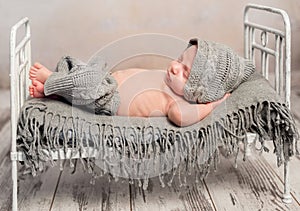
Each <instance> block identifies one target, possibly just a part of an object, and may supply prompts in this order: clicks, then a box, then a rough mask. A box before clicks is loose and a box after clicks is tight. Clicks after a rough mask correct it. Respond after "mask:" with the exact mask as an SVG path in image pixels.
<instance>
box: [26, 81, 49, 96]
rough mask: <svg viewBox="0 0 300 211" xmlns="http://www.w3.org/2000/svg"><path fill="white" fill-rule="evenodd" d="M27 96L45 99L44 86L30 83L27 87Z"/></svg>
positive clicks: (34, 82) (36, 82) (35, 82)
mask: <svg viewBox="0 0 300 211" xmlns="http://www.w3.org/2000/svg"><path fill="white" fill-rule="evenodd" d="M29 94H30V96H31V97H34V98H42V97H45V94H44V84H42V83H41V82H39V81H32V84H31V85H30V86H29Z"/></svg>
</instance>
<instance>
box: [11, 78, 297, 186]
mask: <svg viewBox="0 0 300 211" xmlns="http://www.w3.org/2000/svg"><path fill="white" fill-rule="evenodd" d="M247 132H253V133H256V134H257V135H258V137H259V139H258V140H259V141H260V142H261V144H262V149H264V150H267V149H266V147H265V145H264V143H265V141H266V140H272V141H273V143H274V153H276V155H277V161H278V165H281V164H282V162H283V161H284V160H285V159H289V158H290V157H291V156H292V155H293V154H294V153H295V152H297V153H298V150H297V145H296V140H297V139H298V137H299V134H298V131H297V129H296V127H295V123H294V119H293V117H292V114H291V112H290V111H289V109H288V108H287V107H286V105H285V104H284V103H283V102H282V100H281V99H280V97H278V95H277V94H276V93H275V91H274V89H273V88H272V87H271V86H270V85H269V83H268V82H267V81H266V80H265V79H264V78H263V77H262V76H261V75H259V74H254V75H253V76H252V77H251V78H250V80H248V81H246V82H245V83H243V84H241V85H240V86H239V87H238V88H237V89H236V90H235V91H234V92H233V93H232V94H231V96H230V97H229V98H228V99H227V100H226V101H225V102H223V104H221V105H220V106H218V107H217V108H216V109H215V110H214V111H213V112H212V113H211V114H210V115H209V116H207V117H206V118H205V119H204V120H203V121H201V122H198V123H196V124H194V125H191V126H188V127H177V126H175V125H173V124H172V123H171V122H169V121H168V120H167V118H165V117H151V118H141V117H121V116H100V115H94V114H92V113H90V112H88V111H85V110H83V109H81V108H79V107H74V106H73V107H72V106H70V105H69V104H67V103H65V102H62V101H57V100H53V99H47V98H44V99H31V100H28V101H27V102H26V103H25V105H24V107H23V108H22V111H21V114H20V118H19V123H18V139H17V144H18V150H19V151H22V152H24V153H25V155H26V160H25V165H26V167H28V168H30V169H31V172H32V173H33V174H36V172H37V171H38V170H39V171H41V170H43V169H44V166H45V163H46V161H49V160H50V161H52V160H53V159H52V157H51V154H49V153H44V150H52V151H57V150H59V149H63V150H64V151H66V150H67V149H68V148H71V149H72V151H73V152H74V153H76V152H82V151H83V150H84V147H92V148H94V149H96V152H97V156H96V158H95V159H94V158H90V159H83V158H82V159H81V160H82V161H84V162H83V163H84V164H85V166H86V167H87V169H88V170H89V171H90V172H95V165H96V166H98V167H100V169H102V171H103V172H104V173H109V174H110V175H111V176H113V177H116V178H118V177H126V178H130V179H140V181H143V184H144V188H146V187H147V182H148V178H150V177H153V176H159V178H160V180H161V184H162V185H164V184H165V183H168V184H171V183H172V181H173V178H174V177H175V175H178V178H179V180H180V181H181V182H182V183H185V181H186V178H187V177H188V176H189V175H190V173H191V172H194V173H193V175H194V176H195V179H196V181H197V180H198V179H201V178H203V177H204V176H206V175H207V173H208V172H209V167H210V166H214V167H216V165H217V163H218V155H219V151H218V149H219V147H220V146H223V148H224V149H225V150H226V152H227V153H229V154H232V153H236V154H237V153H238V152H239V143H240V142H244V141H245V140H247V135H246V133H247ZM58 162H60V163H61V162H62V160H58ZM70 163H71V165H73V161H72V160H70Z"/></svg>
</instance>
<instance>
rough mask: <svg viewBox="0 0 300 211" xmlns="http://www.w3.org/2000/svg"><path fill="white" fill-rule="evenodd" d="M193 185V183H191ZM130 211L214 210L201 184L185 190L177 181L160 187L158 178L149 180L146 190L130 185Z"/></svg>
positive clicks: (135, 184)
mask: <svg viewBox="0 0 300 211" xmlns="http://www.w3.org/2000/svg"><path fill="white" fill-rule="evenodd" d="M192 183H193V182H192ZM130 200H131V207H132V209H131V210H136V211H140V210H141V211H142V210H145V211H146V210H215V209H214V206H213V205H212V203H211V199H210V197H209V195H208V193H207V191H206V188H205V186H204V184H203V183H202V182H199V184H198V185H190V186H187V187H186V188H183V187H179V185H178V181H176V180H175V181H174V183H173V184H172V186H170V187H169V186H166V187H162V186H161V185H160V182H159V179H158V177H155V178H151V180H150V181H149V185H148V188H147V190H143V188H142V187H139V185H138V183H137V182H135V183H134V184H132V185H130Z"/></svg>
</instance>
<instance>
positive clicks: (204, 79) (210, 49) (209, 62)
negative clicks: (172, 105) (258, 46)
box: [184, 39, 255, 103]
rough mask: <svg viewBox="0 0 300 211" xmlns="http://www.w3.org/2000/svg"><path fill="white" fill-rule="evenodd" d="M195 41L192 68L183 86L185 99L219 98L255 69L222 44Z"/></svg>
mask: <svg viewBox="0 0 300 211" xmlns="http://www.w3.org/2000/svg"><path fill="white" fill-rule="evenodd" d="M192 45H197V46H198V50H197V53H196V55H195V58H194V61H193V65H192V69H191V72H190V75H189V77H188V81H187V82H186V84H185V87H184V97H185V99H186V100H188V101H191V102H196V103H208V102H212V101H216V100H218V99H220V98H222V97H223V96H224V95H225V94H226V93H229V92H232V91H233V90H234V89H236V88H237V87H238V86H239V85H240V84H241V83H242V82H244V81H246V80H247V79H248V78H249V76H250V75H251V74H252V73H253V72H254V71H255V67H254V65H253V63H252V61H250V60H247V59H244V58H242V57H240V56H238V55H237V54H236V53H235V52H233V50H232V49H231V48H229V47H227V46H225V45H222V44H218V43H214V42H210V41H204V40H199V39H191V40H190V41H189V45H188V47H190V46H192Z"/></svg>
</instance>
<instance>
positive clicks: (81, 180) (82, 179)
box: [51, 161, 130, 210]
mask: <svg viewBox="0 0 300 211" xmlns="http://www.w3.org/2000/svg"><path fill="white" fill-rule="evenodd" d="M79 162H80V161H79ZM70 171H71V169H70V168H69V169H68V167H66V169H65V170H64V171H63V174H62V176H61V179H60V183H59V185H58V188H57V192H56V194H55V199H54V202H53V206H52V209H51V210H129V209H130V201H129V188H128V182H115V181H111V182H109V180H108V179H107V178H106V177H101V178H97V179H96V181H95V184H91V183H90V182H91V178H92V176H91V175H90V174H88V173H86V172H84V170H83V168H82V166H81V165H79V164H78V166H77V169H76V172H75V173H74V174H71V173H70Z"/></svg>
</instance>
